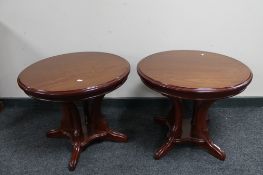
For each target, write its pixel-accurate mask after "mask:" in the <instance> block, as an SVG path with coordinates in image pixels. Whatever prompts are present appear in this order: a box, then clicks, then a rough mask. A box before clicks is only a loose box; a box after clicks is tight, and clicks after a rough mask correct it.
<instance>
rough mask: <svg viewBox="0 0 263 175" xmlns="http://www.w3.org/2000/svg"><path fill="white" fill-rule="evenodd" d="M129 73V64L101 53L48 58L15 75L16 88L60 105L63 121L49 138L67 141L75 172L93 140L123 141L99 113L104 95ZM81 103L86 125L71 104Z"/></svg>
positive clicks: (119, 83)
mask: <svg viewBox="0 0 263 175" xmlns="http://www.w3.org/2000/svg"><path fill="white" fill-rule="evenodd" d="M129 71H130V65H129V63H128V62H127V61H126V60H125V59H123V58H121V57H119V56H116V55H112V54H108V53H100V52H83V53H71V54H64V55H59V56H54V57H50V58H47V59H44V60H41V61H39V62H36V63H35V64H32V65H31V66H29V67H27V68H26V69H25V70H24V71H22V72H21V73H20V75H19V76H18V85H19V86H20V87H21V88H22V89H23V90H24V92H25V93H26V94H27V95H29V96H31V97H34V98H37V99H41V100H48V101H58V102H62V104H63V105H62V106H63V107H62V113H63V114H62V120H61V125H60V127H59V128H58V129H54V130H50V131H49V132H48V133H47V136H48V137H51V138H65V137H66V138H69V139H70V140H71V142H72V146H73V149H72V155H71V159H70V161H69V165H68V167H69V170H74V169H75V167H76V164H77V161H78V159H79V155H80V152H81V151H83V150H84V149H85V148H86V146H87V145H88V144H89V143H91V142H92V141H94V140H98V139H99V140H102V139H105V140H111V141H117V142H126V141H127V136H125V135H124V134H121V133H118V132H115V131H113V130H111V129H110V128H109V127H108V125H107V122H106V120H105V119H104V116H103V115H102V114H101V111H100V108H101V102H102V99H103V97H104V95H105V94H106V93H109V92H111V91H113V90H114V89H116V88H118V87H119V86H121V85H122V84H123V83H124V82H125V81H126V79H127V77H128V74H129ZM79 100H81V101H83V104H84V105H83V106H84V113H85V124H82V123H81V118H80V115H79V112H78V109H77V107H76V105H75V104H74V101H79Z"/></svg>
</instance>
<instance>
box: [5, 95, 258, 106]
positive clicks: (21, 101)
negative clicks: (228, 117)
mask: <svg viewBox="0 0 263 175" xmlns="http://www.w3.org/2000/svg"><path fill="white" fill-rule="evenodd" d="M0 102H2V103H3V104H4V106H6V107H28V106H30V107H34V106H37V107H43V108H46V107H47V108H53V107H54V108H57V107H58V106H59V103H54V102H47V101H40V100H35V99H31V98H0ZM77 103H79V102H77ZM184 103H185V105H186V107H190V106H191V104H192V102H191V101H189V100H185V101H184ZM169 104H170V103H169V100H168V99H167V98H163V97H130V98H105V99H104V100H103V107H118V108H136V107H143V106H147V107H149V106H153V107H154V106H158V108H161V107H163V108H168V107H169ZM228 107H263V97H233V98H228V99H222V100H218V101H216V102H215V103H214V104H213V106H212V108H228Z"/></svg>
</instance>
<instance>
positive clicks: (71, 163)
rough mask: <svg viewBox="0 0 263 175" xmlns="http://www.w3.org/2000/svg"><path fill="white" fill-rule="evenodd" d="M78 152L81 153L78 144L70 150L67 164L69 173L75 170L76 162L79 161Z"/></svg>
mask: <svg viewBox="0 0 263 175" xmlns="http://www.w3.org/2000/svg"><path fill="white" fill-rule="evenodd" d="M80 152H81V146H80V144H79V143H78V144H75V145H74V146H73V148H72V153H71V158H70V161H69V163H68V169H69V170H70V171H74V170H75V168H76V166H77V163H78V160H79V156H80Z"/></svg>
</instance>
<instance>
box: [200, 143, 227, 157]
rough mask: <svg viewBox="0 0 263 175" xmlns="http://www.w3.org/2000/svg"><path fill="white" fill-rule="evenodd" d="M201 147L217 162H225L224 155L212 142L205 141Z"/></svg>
mask: <svg viewBox="0 0 263 175" xmlns="http://www.w3.org/2000/svg"><path fill="white" fill-rule="evenodd" d="M201 147H203V148H204V149H206V150H207V151H208V152H209V153H210V154H211V155H212V156H214V157H216V158H217V159H219V160H225V159H226V154H225V153H224V151H223V150H221V149H220V148H219V147H218V146H217V145H216V144H214V143H213V142H212V141H206V142H204V143H203V144H202V145H201Z"/></svg>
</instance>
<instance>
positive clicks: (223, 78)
mask: <svg viewBox="0 0 263 175" xmlns="http://www.w3.org/2000/svg"><path fill="white" fill-rule="evenodd" d="M138 72H139V74H140V75H141V76H143V77H144V78H147V79H149V80H152V81H153V82H155V83H157V84H159V85H160V86H169V87H180V88H185V89H199V90H206V89H207V90H209V89H222V88H234V87H237V86H241V85H242V84H244V83H247V82H248V81H250V80H251V79H252V73H251V71H250V69H249V68H248V67H247V66H246V65H244V64H243V63H241V62H240V61H238V60H235V59H233V58H230V57H227V56H224V55H220V54H216V53H210V52H204V51H189V50H188V51H187V50H182V51H167V52H160V53H156V54H153V55H150V56H148V57H146V58H145V59H143V60H142V61H141V62H140V63H139V64H138Z"/></svg>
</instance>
